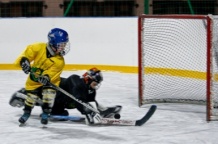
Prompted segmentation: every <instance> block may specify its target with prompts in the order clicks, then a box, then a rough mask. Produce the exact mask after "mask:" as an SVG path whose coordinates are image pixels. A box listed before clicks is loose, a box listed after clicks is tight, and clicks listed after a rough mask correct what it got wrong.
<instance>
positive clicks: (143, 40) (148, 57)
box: [138, 15, 218, 121]
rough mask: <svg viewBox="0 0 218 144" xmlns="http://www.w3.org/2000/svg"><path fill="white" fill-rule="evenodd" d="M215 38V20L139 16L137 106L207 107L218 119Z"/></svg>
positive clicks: (217, 31)
mask: <svg viewBox="0 0 218 144" xmlns="http://www.w3.org/2000/svg"><path fill="white" fill-rule="evenodd" d="M217 36H218V17H216V16H211V15H141V16H139V19H138V38H139V39H138V44H139V45H138V46H139V47H138V56H139V65H138V68H139V72H138V73H139V79H138V80H139V106H142V105H145V104H148V103H166V102H167V103H190V104H205V105H206V109H207V117H206V118H207V120H208V121H210V120H218V75H217V74H218V69H217V64H218V61H217V59H218V38H217ZM216 51H217V53H216Z"/></svg>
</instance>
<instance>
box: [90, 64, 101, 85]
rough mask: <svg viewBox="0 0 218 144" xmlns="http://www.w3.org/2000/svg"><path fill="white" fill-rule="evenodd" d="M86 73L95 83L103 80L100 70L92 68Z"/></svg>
mask: <svg viewBox="0 0 218 144" xmlns="http://www.w3.org/2000/svg"><path fill="white" fill-rule="evenodd" d="M88 75H89V76H90V78H91V79H92V80H94V81H95V82H97V83H101V82H102V81H103V76H102V73H101V71H100V70H98V69H96V68H93V69H90V70H89V71H88Z"/></svg>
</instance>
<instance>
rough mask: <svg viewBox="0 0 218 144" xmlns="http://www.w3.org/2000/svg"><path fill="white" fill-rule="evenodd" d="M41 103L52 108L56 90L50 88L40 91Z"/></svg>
mask: <svg viewBox="0 0 218 144" xmlns="http://www.w3.org/2000/svg"><path fill="white" fill-rule="evenodd" d="M42 95H43V97H42V101H43V103H44V104H47V105H48V107H50V108H51V107H53V105H54V101H55V97H56V90H54V89H52V88H44V89H43V90H42Z"/></svg>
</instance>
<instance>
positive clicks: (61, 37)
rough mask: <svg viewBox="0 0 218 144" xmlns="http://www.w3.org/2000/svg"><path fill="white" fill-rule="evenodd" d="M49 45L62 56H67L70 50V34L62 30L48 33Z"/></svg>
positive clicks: (56, 29)
mask: <svg viewBox="0 0 218 144" xmlns="http://www.w3.org/2000/svg"><path fill="white" fill-rule="evenodd" d="M48 44H49V46H51V47H53V48H54V49H55V50H56V51H55V52H59V54H60V55H65V54H67V53H68V52H69V50H70V43H69V37H68V33H67V32H66V31H65V30H63V29H60V28H54V29H51V30H50V31H49V33H48Z"/></svg>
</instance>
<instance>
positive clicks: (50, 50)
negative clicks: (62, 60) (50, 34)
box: [47, 43, 55, 56]
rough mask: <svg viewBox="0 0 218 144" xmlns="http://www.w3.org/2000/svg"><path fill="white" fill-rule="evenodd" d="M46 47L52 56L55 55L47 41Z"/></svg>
mask: <svg viewBox="0 0 218 144" xmlns="http://www.w3.org/2000/svg"><path fill="white" fill-rule="evenodd" d="M47 49H48V51H49V53H50V54H51V55H52V56H54V55H55V52H54V51H53V50H52V48H51V46H50V45H49V44H48V43H47Z"/></svg>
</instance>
